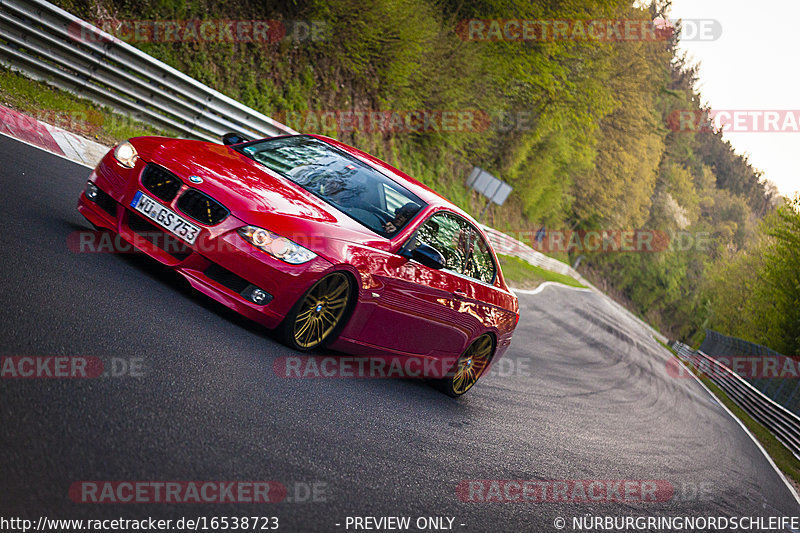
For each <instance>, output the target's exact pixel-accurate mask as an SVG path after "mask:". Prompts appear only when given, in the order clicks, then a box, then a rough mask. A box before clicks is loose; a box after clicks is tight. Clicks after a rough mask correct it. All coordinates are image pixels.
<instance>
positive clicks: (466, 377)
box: [452, 335, 492, 396]
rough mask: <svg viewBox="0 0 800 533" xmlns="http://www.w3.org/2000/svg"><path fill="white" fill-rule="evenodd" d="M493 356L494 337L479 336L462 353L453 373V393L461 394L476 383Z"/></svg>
mask: <svg viewBox="0 0 800 533" xmlns="http://www.w3.org/2000/svg"><path fill="white" fill-rule="evenodd" d="M491 357H492V338H491V337H490V336H489V335H483V336H481V337H478V338H477V339H476V340H475V342H473V343H472V344H471V345H470V347H469V348H467V351H465V352H464V353H463V354H461V357H459V358H458V360H457V361H456V365H455V372H454V374H453V384H452V387H453V393H455V395H456V396H460V395H462V394H464V393H465V392H467V391H468V390H469V389H471V388H472V386H473V385H475V382H476V381H478V378H479V377H481V375H482V374H483V371H484V370H486V366H487V365H488V364H489V361H490V359H491Z"/></svg>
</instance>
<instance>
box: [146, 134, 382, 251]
mask: <svg viewBox="0 0 800 533" xmlns="http://www.w3.org/2000/svg"><path fill="white" fill-rule="evenodd" d="M132 142H133V144H134V146H136V149H137V151H138V152H139V155H140V157H142V159H144V160H145V161H148V162H153V163H157V164H159V165H161V166H163V167H165V168H167V169H169V170H170V171H171V172H173V173H174V174H175V175H177V176H178V177H180V178H181V179H183V180H184V182H185V183H187V184H190V185H191V186H192V187H193V188H196V189H198V190H200V191H202V192H204V193H206V194H208V195H209V196H211V197H213V198H214V199H216V200H217V201H218V202H220V203H222V204H223V205H224V206H225V207H227V208H228V209H229V210H230V211H231V214H232V215H233V216H235V217H236V218H238V219H239V220H241V221H242V222H244V223H246V224H252V225H256V226H259V227H263V228H266V229H269V230H271V231H275V232H276V233H281V234H284V235H285V236H286V237H288V238H292V236H293V235H296V234H303V235H304V236H306V237H307V236H308V235H313V236H316V237H317V238H320V237H321V238H323V239H326V238H331V239H336V240H344V241H351V242H357V243H360V244H367V245H370V246H375V247H378V248H382V249H387V248H388V241H386V239H383V238H381V237H380V236H378V235H376V234H375V233H373V232H372V231H370V230H368V229H367V228H365V227H364V226H362V225H361V224H359V223H358V222H356V221H355V220H353V219H352V218H350V217H348V216H347V215H345V214H344V213H342V212H340V211H339V210H337V209H336V208H334V207H333V206H330V205H328V204H327V203H325V202H323V201H322V200H320V199H319V198H317V197H316V196H314V195H313V194H311V193H309V192H308V191H306V190H304V189H303V188H302V187H300V186H299V185H296V184H294V183H292V182H291V181H290V180H288V179H286V178H284V177H282V176H280V175H279V174H277V173H275V172H273V171H271V170H269V169H268V168H266V167H265V166H263V165H261V164H260V163H257V162H256V161H253V160H252V159H250V158H248V157H246V156H245V155H243V154H241V153H240V152H238V151H237V150H235V149H233V148H231V147H229V146H224V145H220V144H213V143H208V142H203V141H191V140H183V139H166V138H156V137H140V138H137V139H132ZM190 176H197V177H199V178H201V179H202V182H201V183H199V184H195V183H192V182H190V181H189V177H190ZM334 227H335V230H333V229H332V228H334ZM287 233H288V234H287ZM293 240H297V239H293ZM314 240H316V239H306V241H307V242H309V243H311V242H313V241H314ZM307 247H308V248H310V249H312V250H313V251H314V252H317V253H323V255H327V253H325V250H327V249H329V247H328V246H321V245H318V246H314V245H313V244H312V245H309V246H307ZM329 259H331V260H337V259H338V258H329Z"/></svg>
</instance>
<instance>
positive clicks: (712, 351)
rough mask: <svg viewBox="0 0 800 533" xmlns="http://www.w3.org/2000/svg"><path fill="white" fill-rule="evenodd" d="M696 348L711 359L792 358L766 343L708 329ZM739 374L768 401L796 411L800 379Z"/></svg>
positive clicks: (799, 400) (799, 410) (798, 402)
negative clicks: (764, 344)
mask: <svg viewBox="0 0 800 533" xmlns="http://www.w3.org/2000/svg"><path fill="white" fill-rule="evenodd" d="M700 351H701V352H703V353H705V354H708V356H709V357H713V358H714V359H719V358H720V357H725V358H732V357H733V358H751V359H758V358H762V357H763V358H765V359H771V360H772V361H771V362H773V363H775V362H781V361H786V362H793V361H794V360H793V359H790V358H787V357H786V356H784V355H783V354H780V353H778V352H776V351H775V350H771V349H770V348H767V347H766V346H762V345H760V344H756V343H754V342H748V341H746V340H743V339H739V338H736V337H729V336H727V335H723V334H722V333H718V332H716V331H714V330H710V329H707V330H706V337H705V339H704V340H703V344H702V345H701V346H700ZM780 366H782V365H780ZM792 366H794V365H792ZM795 368H796V367H795ZM734 370H735V367H734ZM742 377H743V378H744V379H745V380H747V381H748V382H749V383H750V384H751V385H752V386H753V387H755V388H756V389H758V390H759V391H760V392H762V393H763V394H764V395H765V396H767V397H768V398H770V399H771V400H774V401H775V402H776V403H779V404H780V405H782V406H783V407H785V408H787V409H788V410H789V411H791V412H793V413H798V414H800V379H795V378H792V379H776V378H773V377H767V376H742Z"/></svg>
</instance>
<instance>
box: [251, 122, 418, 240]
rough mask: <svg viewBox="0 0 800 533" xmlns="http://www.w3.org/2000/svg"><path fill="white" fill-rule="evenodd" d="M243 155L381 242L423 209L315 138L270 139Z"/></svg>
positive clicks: (371, 170)
mask: <svg viewBox="0 0 800 533" xmlns="http://www.w3.org/2000/svg"><path fill="white" fill-rule="evenodd" d="M241 151H242V153H244V154H245V155H246V156H248V157H250V158H252V159H253V160H255V161H258V162H259V163H261V164H262V165H264V166H266V167H267V168H269V169H271V170H274V171H275V172H277V173H279V174H281V175H282V176H284V177H286V178H288V179H290V180H292V181H293V182H294V183H296V184H298V185H300V186H301V187H303V188H304V189H305V190H307V191H308V192H310V193H312V194H313V195H315V196H317V197H318V198H320V199H322V200H324V201H325V202H327V203H328V204H330V205H332V206H334V207H335V208H336V209H338V210H340V211H342V212H343V213H345V214H347V215H348V216H350V217H351V218H353V219H355V220H356V221H358V222H360V223H361V224H363V225H364V226H366V227H367V228H369V229H371V230H372V231H374V232H375V233H378V234H379V235H382V236H384V237H392V236H393V235H394V234H396V233H397V232H398V231H400V230H401V229H402V228H403V227H404V226H405V225H406V224H407V223H408V222H409V221H410V220H411V219H412V218H413V217H414V215H416V214H417V213H418V212H419V210H420V209H421V208H422V207H423V206H424V205H425V204H424V203H423V202H422V201H421V200H420V199H419V198H418V197H417V196H416V195H414V194H412V193H411V192H410V191H408V190H407V189H406V188H405V187H403V186H401V185H399V184H398V183H396V182H395V181H393V180H391V179H389V178H388V177H386V176H384V175H383V174H381V173H380V172H378V171H377V170H375V169H374V168H372V167H370V166H369V165H366V164H364V163H362V162H361V161H359V160H358V159H356V158H355V157H352V156H350V155H348V154H346V153H344V152H342V151H340V150H337V149H336V148H334V147H333V146H330V145H329V144H327V143H324V142H322V141H320V140H317V139H314V138H313V137H305V136H299V137H282V138H279V139H270V140H267V141H260V142H257V143H253V144H248V145H246V146H243V147H242V148H241Z"/></svg>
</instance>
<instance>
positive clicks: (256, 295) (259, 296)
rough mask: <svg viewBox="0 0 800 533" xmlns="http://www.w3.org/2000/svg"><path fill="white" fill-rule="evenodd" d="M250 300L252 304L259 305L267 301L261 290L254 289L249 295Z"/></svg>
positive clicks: (264, 293) (265, 294)
mask: <svg viewBox="0 0 800 533" xmlns="http://www.w3.org/2000/svg"><path fill="white" fill-rule="evenodd" d="M250 299H251V300H253V303H256V304H259V305H260V304H261V303H263V302H264V300H266V299H267V293H266V292H264V291H262V290H261V289H256V290H254V291H253V293H252V294H251V295H250Z"/></svg>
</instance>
